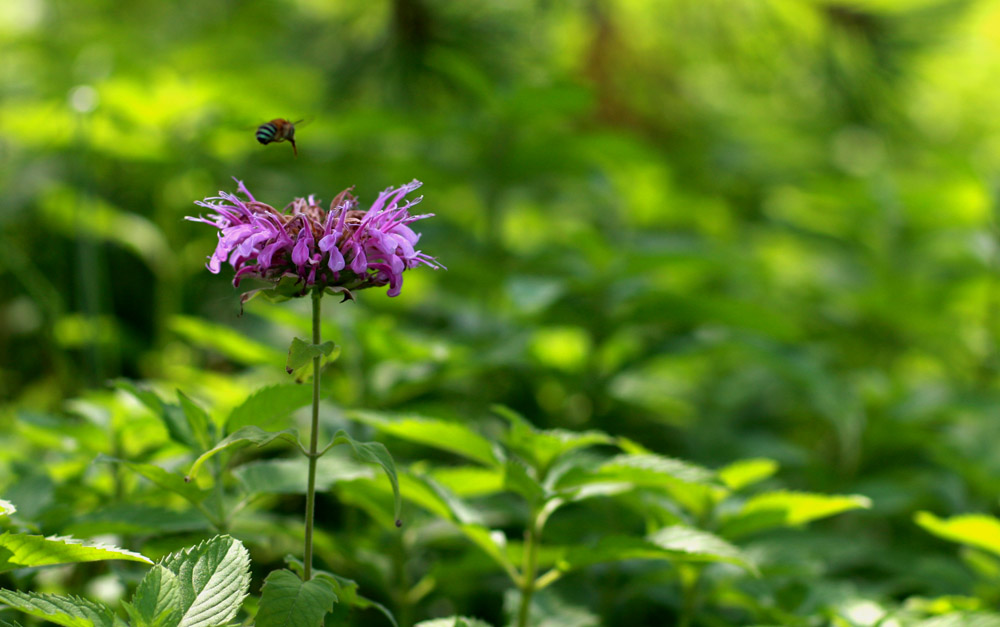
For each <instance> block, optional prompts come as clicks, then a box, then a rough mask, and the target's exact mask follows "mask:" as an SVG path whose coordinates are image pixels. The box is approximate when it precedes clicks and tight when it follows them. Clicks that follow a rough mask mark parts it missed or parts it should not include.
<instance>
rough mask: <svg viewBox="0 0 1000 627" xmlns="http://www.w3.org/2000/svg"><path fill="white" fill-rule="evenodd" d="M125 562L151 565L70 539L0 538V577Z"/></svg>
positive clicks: (111, 549)
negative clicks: (41, 569) (38, 569)
mask: <svg viewBox="0 0 1000 627" xmlns="http://www.w3.org/2000/svg"><path fill="white" fill-rule="evenodd" d="M103 560H128V561H132V562H145V563H146V564H152V563H153V562H152V560H150V559H149V558H147V557H145V556H143V555H140V554H138V553H133V552H132V551H126V550H125V549H119V548H117V547H113V546H105V545H100V544H97V545H91V544H84V543H83V541H81V540H74V539H72V538H57V537H52V538H45V537H42V536H29V535H24V534H19V533H11V532H9V531H8V532H6V533H4V534H3V535H0V573H2V572H6V571H8V570H15V569H18V568H26V567H29V566H51V565H53V564H75V563H80V562H100V561H103Z"/></svg>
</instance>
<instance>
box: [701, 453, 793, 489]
mask: <svg viewBox="0 0 1000 627" xmlns="http://www.w3.org/2000/svg"><path fill="white" fill-rule="evenodd" d="M778 467H779V465H778V462H776V461H774V460H773V459H767V458H765V457H758V458H754V459H741V460H739V461H737V462H733V463H732V464H729V465H728V466H725V467H724V468H720V469H719V470H717V471H715V472H716V475H718V477H719V480H720V481H722V483H724V484H725V485H726V487H727V488H729V489H730V490H732V491H734V492H738V491H740V490H742V489H743V488H745V487H747V486H751V485H753V484H755V483H759V482H761V481H763V480H765V479H768V478H770V477H772V476H773V475H774V473H776V472H778Z"/></svg>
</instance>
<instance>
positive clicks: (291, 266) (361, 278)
mask: <svg viewBox="0 0 1000 627" xmlns="http://www.w3.org/2000/svg"><path fill="white" fill-rule="evenodd" d="M236 183H237V188H236V189H237V194H240V195H242V196H243V197H245V200H244V199H243V198H241V197H240V196H239V195H237V194H230V193H227V192H219V195H218V196H213V197H209V198H206V199H205V200H199V201H196V202H195V204H196V205H199V206H201V207H204V208H205V209H208V210H209V211H210V212H211V213H209V215H208V216H207V217H203V216H198V217H190V216H189V217H188V218H187V219H188V220H193V221H195V222H204V223H205V224H210V225H212V226H214V227H216V228H217V229H219V243H218V244H217V245H216V247H215V253H213V254H212V256H211V257H209V258H208V263H207V264H206V266H207V267H208V269H209V271H210V272H212V273H213V274H218V273H219V271H220V268H221V265H222V264H223V263H226V262H228V263H229V264H230V265H231V266H232V267H233V269H234V270H235V271H236V275H235V276H234V277H233V285H234V286H239V284H240V280H241V279H242V278H243V277H245V276H254V277H259V278H262V279H268V280H271V281H274V282H277V281H279V280H281V279H282V278H283V277H286V276H293V277H298V281H299V282H300V283H301V284H302V286H303V289H304V290H306V289H308V288H312V287H319V288H326V287H341V288H347V289H352V290H354V289H362V288H366V287H378V286H382V285H388V286H389V292H388V295H389V296H397V295H398V294H399V291H400V289H401V288H402V286H403V271H404V270H407V269H409V268H414V267H416V266H418V265H420V264H424V265H427V266H430V267H431V268H435V269H437V268H440V267H443V266H441V265H440V264H439V263H437V261H436V260H435V259H434V258H433V257H430V256H428V255H426V254H424V253H422V252H420V251H419V250H417V249H416V245H417V242H418V241H419V240H420V234H419V233H415V232H414V231H413V229H411V228H410V226H409V225H410V224H412V223H413V222H416V221H417V220H421V219H423V218H429V217H431V216H432V215H434V214H432V213H425V214H420V215H410V212H409V210H410V208H411V207H413V206H414V205H416V204H417V203H419V202H420V201H421V200H422V199H423V196H420V197H417V198H415V199H413V200H406V199H405V197H406V195H407V194H409V193H410V192H412V191H413V190H415V189H417V188H418V187H420V185H421V183H420V181H416V180H414V181H411V182H409V183H407V184H406V185H403V186H402V187H400V188H398V189H395V188H392V187H390V188H388V189H386V190H385V191H383V192H382V193H381V194H379V196H378V198H377V199H376V200H375V202H374V203H373V204H372V206H371V207H370V208H369V209H368V210H367V211H363V210H360V209H358V208H357V207H358V201H357V199H356V198H355V197H354V195H353V194H351V189H352V188H349V189H345V190H344V191H342V192H340V193H339V194H338V195H337V197H336V198H334V199H333V202H332V203H330V208H329V210H327V209H324V208H322V207H321V206H320V205H319V203H318V202H317V201H316V199H315V197H313V196H309V197H308V198H296V199H295V200H293V201H292V202H291V203H289V205H288V206H286V207H285V208H284V209H283V210H281V211H278V210H277V209H275V208H274V207H271V206H270V205H266V204H264V203H262V202H259V201H257V200H256V199H255V198H254V197H253V195H251V194H250V192H249V191H248V190H247V188H246V186H245V185H243V182H242V181H236Z"/></svg>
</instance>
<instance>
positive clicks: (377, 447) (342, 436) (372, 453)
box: [323, 429, 402, 526]
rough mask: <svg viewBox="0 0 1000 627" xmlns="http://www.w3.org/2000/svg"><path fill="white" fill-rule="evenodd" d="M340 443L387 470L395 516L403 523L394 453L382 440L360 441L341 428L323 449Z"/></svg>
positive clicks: (357, 457) (360, 457)
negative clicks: (390, 451)
mask: <svg viewBox="0 0 1000 627" xmlns="http://www.w3.org/2000/svg"><path fill="white" fill-rule="evenodd" d="M340 444H347V445H348V446H350V447H351V451H352V452H353V453H354V457H355V458H356V459H358V460H359V461H362V462H366V463H369V464H378V465H379V466H381V467H382V470H384V471H385V474H386V476H387V477H389V483H391V484H392V493H393V499H394V507H393V516H394V517H395V519H396V525H397V526H399V525H400V524H401V522H400V519H399V513H400V510H401V509H402V500H401V499H400V497H399V479H398V478H397V477H396V464H395V462H393V461H392V455H390V454H389V451H388V450H387V449H386V448H385V445H384V444H382V443H381V442H358V441H357V440H355V439H354V438H352V437H351V436H350V435H348V433H347V432H346V431H344V430H343V429H341V430H340V431H337V433H335V434H334V436H333V441H332V442H330V444H329V445H327V447H326V449H324V450H323V452H324V453H325V452H326V451H327V450H329V449H330V448H331V447H334V446H338V445H340Z"/></svg>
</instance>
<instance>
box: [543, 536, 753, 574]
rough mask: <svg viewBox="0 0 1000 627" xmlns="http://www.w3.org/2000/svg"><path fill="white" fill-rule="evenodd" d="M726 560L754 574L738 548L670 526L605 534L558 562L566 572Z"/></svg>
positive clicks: (574, 548)
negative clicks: (645, 532)
mask: <svg viewBox="0 0 1000 627" xmlns="http://www.w3.org/2000/svg"><path fill="white" fill-rule="evenodd" d="M633 559H641V560H658V559H662V560H667V561H679V562H728V563H731V564H735V565H737V566H740V567H742V568H745V569H747V570H749V571H750V572H753V573H756V572H757V568H756V566H755V565H754V564H753V562H752V561H751V560H750V559H749V558H748V557H747V556H746V555H744V554H743V553H742V552H741V551H740V550H739V549H738V548H736V547H735V546H733V545H732V544H730V543H728V542H726V541H725V540H723V539H722V538H720V537H718V536H715V535H712V534H710V533H708V532H707V531H702V530H700V529H695V528H693V527H687V526H684V525H673V526H670V527H665V528H663V529H661V530H659V531H657V532H656V533H654V534H652V535H650V536H649V537H647V538H645V539H643V538H634V537H629V536H605V537H603V538H601V540H600V541H599V542H598V543H597V544H596V545H587V546H577V547H571V548H570V549H568V550H567V552H566V554H565V556H564V557H563V558H562V559H561V560H559V561H558V563H557V567H558V568H559V569H560V570H563V571H568V570H573V569H577V568H582V567H584V566H590V565H593V564H599V563H604V562H616V561H624V560H633Z"/></svg>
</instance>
